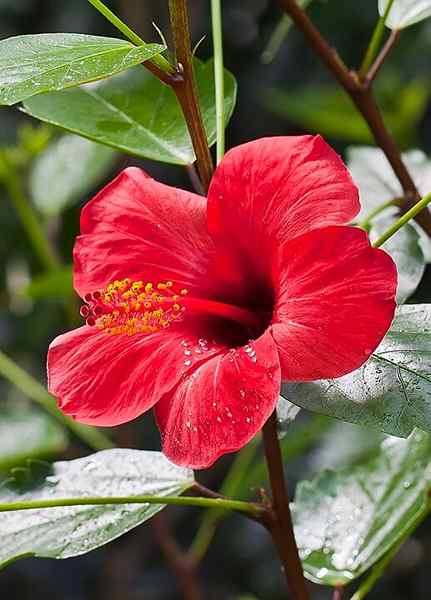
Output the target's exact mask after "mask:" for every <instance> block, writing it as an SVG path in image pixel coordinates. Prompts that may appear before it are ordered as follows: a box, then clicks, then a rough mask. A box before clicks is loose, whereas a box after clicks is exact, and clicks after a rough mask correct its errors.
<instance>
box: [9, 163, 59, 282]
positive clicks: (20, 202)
mask: <svg viewBox="0 0 431 600" xmlns="http://www.w3.org/2000/svg"><path fill="white" fill-rule="evenodd" d="M0 169H1V180H2V182H3V184H4V186H5V188H6V190H7V191H8V194H9V197H10V200H11V202H12V204H13V206H14V208H15V211H16V214H17V215H18V218H19V220H20V221H21V224H22V226H23V228H24V230H25V232H26V234H27V237H28V239H29V241H30V243H31V245H32V247H33V250H34V252H35V254H36V256H37V258H38V259H39V262H40V264H41V265H42V267H43V268H44V269H46V270H47V271H55V270H56V269H58V268H59V266H60V261H59V260H58V258H57V257H56V255H55V253H54V251H53V249H52V247H51V245H50V243H49V241H48V240H47V238H46V236H45V232H44V231H43V228H42V226H41V224H40V222H39V220H38V218H37V216H36V213H35V212H34V210H33V208H32V206H31V204H30V202H29V201H28V200H27V198H26V197H25V195H24V192H23V190H22V186H21V181H20V176H19V174H18V172H17V170H16V167H15V165H14V164H13V162H12V161H11V160H9V159H8V158H7V156H6V154H5V153H4V152H2V153H0Z"/></svg>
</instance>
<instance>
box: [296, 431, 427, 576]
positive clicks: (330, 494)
mask: <svg viewBox="0 0 431 600" xmlns="http://www.w3.org/2000/svg"><path fill="white" fill-rule="evenodd" d="M430 482H431V442H430V436H429V435H427V434H425V433H423V432H420V431H418V430H417V431H416V432H414V433H413V434H412V435H411V436H410V437H409V438H408V439H407V440H400V439H395V438H390V439H387V440H385V441H384V442H383V444H382V447H381V451H380V453H379V455H378V456H377V457H375V458H373V459H371V460H370V461H368V462H365V463H362V464H360V465H357V466H353V467H352V466H348V467H344V468H342V469H339V470H337V471H323V472H322V473H321V474H319V475H317V477H316V478H315V479H313V480H312V481H303V482H301V483H300V484H299V485H298V488H297V491H296V495H295V502H294V505H293V511H292V512H293V520H294V524H295V535H296V539H297V542H298V546H299V550H300V554H301V557H302V560H303V566H304V569H305V573H306V575H307V577H308V578H309V579H311V580H312V581H315V582H316V583H320V584H325V585H337V584H341V585H343V584H347V583H349V582H350V581H352V580H353V579H355V578H357V577H359V576H360V575H361V574H362V573H364V571H366V570H367V569H369V568H370V567H371V566H372V565H373V564H374V563H375V562H376V561H378V560H379V559H380V558H381V557H382V556H383V555H384V554H385V553H386V552H388V551H389V550H390V549H391V548H392V547H393V546H394V545H396V544H397V543H398V542H399V541H400V540H401V539H402V538H403V536H404V534H405V533H406V532H407V531H408V530H409V528H410V527H411V526H412V525H413V524H414V523H416V522H418V521H420V520H421V519H423V518H424V516H426V514H427V513H428V511H429V501H428V490H429V487H430Z"/></svg>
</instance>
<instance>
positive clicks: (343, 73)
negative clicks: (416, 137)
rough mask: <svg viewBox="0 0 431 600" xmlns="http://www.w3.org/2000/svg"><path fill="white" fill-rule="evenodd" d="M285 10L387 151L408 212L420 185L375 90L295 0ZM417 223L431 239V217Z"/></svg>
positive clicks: (427, 215) (420, 218)
mask: <svg viewBox="0 0 431 600" xmlns="http://www.w3.org/2000/svg"><path fill="white" fill-rule="evenodd" d="M280 3H281V6H282V7H283V9H284V10H285V12H286V13H287V14H288V15H289V16H290V18H291V19H292V21H294V23H295V24H296V26H297V27H298V29H299V30H300V31H301V32H302V33H303V34H304V36H305V38H306V39H307V41H308V43H309V45H310V46H311V48H312V49H313V51H314V52H315V54H316V55H318V56H319V57H320V59H321V60H322V61H323V62H324V63H325V65H326V66H327V68H328V69H329V71H330V72H331V73H332V74H333V76H334V77H335V79H336V80H337V81H338V82H339V83H340V85H341V86H342V87H343V88H344V90H345V91H346V92H347V94H348V95H349V96H350V98H351V100H352V101H353V103H354V104H355V106H356V108H357V109H358V111H359V112H360V113H361V115H362V116H363V117H364V119H365V121H366V123H367V125H368V127H369V129H370V131H371V133H372V134H373V136H374V139H375V140H376V143H377V145H378V146H379V147H380V148H381V149H382V150H383V152H384V154H385V155H386V158H387V159H388V161H389V163H390V165H391V167H392V169H393V171H394V173H395V175H396V176H397V178H398V180H399V182H400V184H401V186H402V188H403V191H404V195H405V198H404V201H403V204H402V206H401V210H402V211H408V210H409V209H410V208H411V206H412V204H414V203H415V202H416V201H417V200H418V198H419V197H420V196H419V193H418V190H417V188H416V185H415V183H414V181H413V179H412V177H411V175H410V173H409V171H408V170H407V167H406V166H405V164H404V162H403V159H402V157H401V153H400V150H399V149H398V146H397V144H396V142H395V140H394V138H393V137H392V135H391V134H390V133H389V131H388V129H387V128H386V125H385V123H384V121H383V118H382V115H381V113H380V110H379V108H378V106H377V104H376V101H375V99H374V94H373V91H372V88H371V86H368V85H366V84H365V83H362V82H361V80H360V79H359V77H358V74H357V73H355V72H352V71H350V70H349V69H348V68H347V67H346V65H345V64H344V63H343V61H342V60H341V59H340V57H339V55H338V54H337V52H336V51H335V50H334V49H333V48H331V46H330V45H329V44H328V42H327V41H326V40H325V39H324V38H323V37H322V35H321V34H320V32H319V30H318V29H317V28H316V27H315V25H314V24H313V23H312V21H311V20H310V18H309V17H308V16H307V14H306V13H305V12H304V11H303V10H302V9H301V8H300V7H299V6H298V4H297V2H296V1H295V0H280ZM416 221H417V222H418V223H419V224H420V225H421V226H422V228H423V229H424V230H425V231H426V232H427V234H428V235H429V236H430V237H431V213H429V211H427V210H425V211H422V212H420V213H418V214H417V215H416Z"/></svg>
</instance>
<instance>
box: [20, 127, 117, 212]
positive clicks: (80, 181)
mask: <svg viewBox="0 0 431 600" xmlns="http://www.w3.org/2000/svg"><path fill="white" fill-rule="evenodd" d="M116 156H117V155H116V152H115V150H112V148H108V147H107V146H102V145H100V144H95V143H94V142H90V141H89V140H86V139H84V138H81V137H79V136H76V135H64V136H62V137H60V138H59V139H57V140H55V141H54V142H53V143H52V144H51V145H50V146H48V148H47V149H46V150H45V151H44V152H43V153H42V154H40V155H39V156H38V157H37V158H36V160H35V161H34V163H33V166H32V169H31V172H30V190H31V194H32V199H33V202H34V203H35V205H36V206H37V208H38V209H39V210H40V211H41V212H42V213H44V214H45V215H57V214H59V213H61V211H62V210H63V209H64V208H66V207H67V206H68V205H70V204H72V203H73V202H76V201H77V200H79V199H81V198H82V196H83V195H84V194H86V193H88V192H90V191H91V190H92V188H93V187H94V186H95V185H97V184H98V183H100V182H101V181H102V180H103V179H104V178H105V177H106V175H107V174H108V173H109V172H110V170H111V169H112V166H113V164H114V161H115V158H116Z"/></svg>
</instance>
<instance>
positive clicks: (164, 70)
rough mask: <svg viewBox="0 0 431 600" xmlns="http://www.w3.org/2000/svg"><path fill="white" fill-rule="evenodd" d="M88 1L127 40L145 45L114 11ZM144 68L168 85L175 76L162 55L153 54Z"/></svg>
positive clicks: (95, 2)
mask: <svg viewBox="0 0 431 600" xmlns="http://www.w3.org/2000/svg"><path fill="white" fill-rule="evenodd" d="M88 2H89V3H90V4H91V5H92V6H94V8H95V9H96V10H98V11H99V12H100V14H101V15H103V16H104V17H105V19H107V20H108V21H109V22H110V23H111V24H112V25H114V27H116V28H117V29H118V31H121V33H122V34H123V35H124V37H126V38H127V39H128V40H130V41H131V42H132V44H135V45H136V46H145V44H146V42H144V40H143V39H142V38H141V37H140V36H139V35H138V34H137V33H136V32H135V31H133V29H130V27H129V26H128V25H126V23H124V21H122V20H121V19H120V17H118V16H117V15H116V14H115V13H113V12H112V10H111V9H109V8H108V7H107V6H106V5H105V4H104V3H103V2H102V1H101V0H88ZM142 64H143V65H144V67H145V68H146V69H148V70H149V71H151V72H152V73H153V74H154V75H155V76H156V77H158V78H159V79H160V80H161V81H163V83H166V84H168V85H170V84H171V80H172V78H173V77H175V75H176V74H175V69H174V67H173V66H172V65H171V64H170V63H169V61H167V60H166V58H164V57H163V56H162V55H158V56H153V58H151V59H150V60H147V61H145V62H144V63H142Z"/></svg>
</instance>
